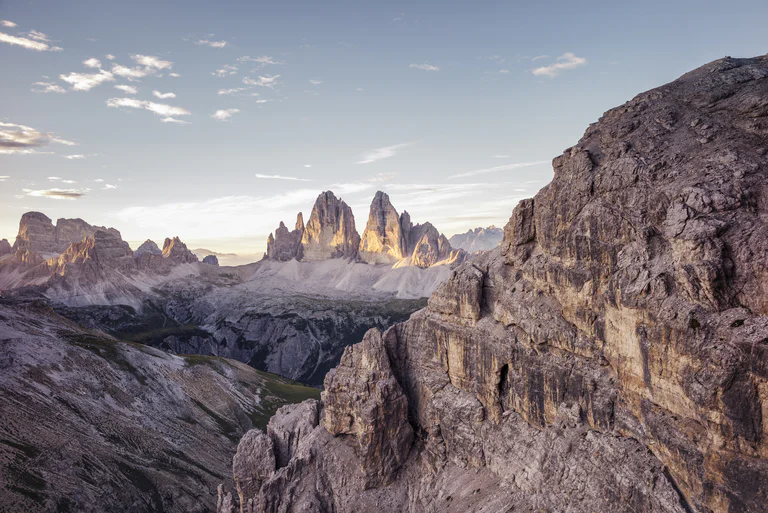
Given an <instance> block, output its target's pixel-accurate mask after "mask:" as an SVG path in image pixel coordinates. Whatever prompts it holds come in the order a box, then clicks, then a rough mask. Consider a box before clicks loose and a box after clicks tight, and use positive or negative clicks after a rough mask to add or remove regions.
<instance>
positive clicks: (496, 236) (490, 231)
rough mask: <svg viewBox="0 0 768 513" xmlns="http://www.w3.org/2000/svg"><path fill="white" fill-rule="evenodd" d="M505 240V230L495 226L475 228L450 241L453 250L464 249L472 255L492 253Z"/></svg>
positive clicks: (455, 236) (457, 235)
mask: <svg viewBox="0 0 768 513" xmlns="http://www.w3.org/2000/svg"><path fill="white" fill-rule="evenodd" d="M503 238H504V230H502V229H501V228H497V227H495V226H489V227H488V228H475V229H474V230H467V232H466V233H459V234H456V235H454V236H453V237H451V238H450V239H448V242H449V243H450V244H451V247H453V248H459V249H463V250H464V251H466V252H467V253H469V254H470V255H474V254H477V253H480V252H482V251H490V250H492V249H493V248H495V247H496V246H498V245H499V244H500V243H501V239H503Z"/></svg>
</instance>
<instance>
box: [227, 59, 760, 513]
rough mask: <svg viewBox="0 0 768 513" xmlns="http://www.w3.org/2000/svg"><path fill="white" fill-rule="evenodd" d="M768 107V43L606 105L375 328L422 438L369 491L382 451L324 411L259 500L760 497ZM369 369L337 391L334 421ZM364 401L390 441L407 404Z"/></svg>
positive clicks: (659, 505) (367, 506)
mask: <svg viewBox="0 0 768 513" xmlns="http://www.w3.org/2000/svg"><path fill="white" fill-rule="evenodd" d="M766 120H768V56H765V57H758V58H754V59H731V58H725V59H721V60H718V61H715V62H713V63H710V64H708V65H706V66H703V67H701V68H699V69H697V70H694V71H692V72H690V73H688V74H686V75H684V76H683V77H681V78H680V79H678V80H676V81H674V82H672V83H670V84H667V85H665V86H662V87H660V88H657V89H654V90H652V91H649V92H646V93H643V94H640V95H639V96H637V97H636V98H634V99H632V100H631V101H629V102H627V103H626V104H624V105H622V106H620V107H618V108H615V109H613V110H610V111H608V112H607V113H606V114H605V115H604V116H603V117H602V118H601V119H600V121H599V122H598V123H596V124H593V125H591V126H590V127H589V128H588V129H587V131H586V133H585V134H584V137H583V138H582V139H581V140H580V141H579V143H578V144H577V145H576V146H574V147H573V148H569V149H568V150H566V151H565V152H564V154H563V155H561V156H559V157H557V158H556V159H554V161H553V167H554V172H555V174H554V179H553V181H552V182H551V183H550V184H549V185H548V186H546V187H545V188H544V189H542V190H541V191H540V192H539V193H538V194H537V195H536V197H535V198H533V199H529V200H524V201H522V202H520V204H519V205H518V206H517V207H516V208H515V209H514V211H513V213H512V216H511V218H510V220H509V223H508V224H507V226H506V227H505V229H504V239H503V242H502V245H501V247H500V248H498V249H496V250H493V251H491V252H489V253H486V254H484V255H482V256H480V257H478V258H476V259H473V260H471V261H469V262H467V263H465V264H463V265H462V266H461V267H459V268H458V269H457V270H455V271H454V272H453V274H452V276H451V278H450V279H449V280H448V281H447V282H445V283H444V284H443V285H441V287H440V288H439V289H438V290H437V291H436V292H435V293H434V294H433V295H432V297H431V298H430V301H429V305H428V307H427V308H426V309H425V310H422V311H420V312H418V313H416V314H414V315H413V316H411V318H410V320H409V321H407V322H405V323H403V324H399V325H396V326H394V327H392V328H390V329H389V330H387V331H386V332H385V333H384V334H383V336H381V339H380V343H379V345H378V346H377V347H379V350H381V349H382V348H383V349H384V350H385V351H386V354H387V358H388V360H389V369H391V372H392V374H393V375H394V377H395V379H396V380H397V382H398V384H399V385H400V388H401V390H402V391H403V393H404V396H405V398H406V400H407V403H408V409H409V421H410V424H411V426H412V428H413V430H414V432H415V433H416V434H417V437H416V442H415V443H414V444H413V445H412V446H411V453H410V455H409V458H408V459H407V460H406V461H405V462H402V464H401V465H400V466H399V467H398V468H397V469H396V470H394V472H395V474H396V475H395V476H394V478H392V479H391V481H382V485H380V486H378V487H376V488H368V487H367V486H366V484H367V483H368V482H369V481H367V473H366V469H370V468H375V462H370V461H368V462H367V463H366V461H367V458H368V457H369V454H370V452H369V451H366V450H361V447H360V442H359V440H358V438H357V437H349V436H336V437H334V436H332V434H337V433H339V430H337V429H333V426H335V425H336V422H331V426H328V425H327V424H328V422H327V421H326V420H325V418H323V419H321V420H320V421H319V422H318V427H316V428H315V429H314V430H313V431H312V432H311V433H310V434H308V435H304V436H303V438H302V441H301V442H300V443H299V447H298V450H297V451H296V452H295V455H294V456H293V458H292V459H291V460H290V462H289V463H288V464H287V465H286V466H284V467H282V468H276V469H275V471H274V473H272V475H271V477H269V478H268V479H267V480H266V481H265V482H264V483H263V484H262V486H261V487H260V489H259V492H258V494H257V495H256V497H257V499H256V500H255V501H254V504H258V505H262V506H261V509H258V511H334V512H346V511H349V512H351V511H382V510H386V511H410V512H414V513H415V512H422V511H429V512H432V511H435V512H437V511H456V512H459V511H508V510H510V508H514V510H515V511H518V510H519V511H574V512H575V511H615V512H637V511H663V512H683V511H695V512H726V511H727V512H757V511H764V510H765V505H766V504H767V503H768V421H766V419H767V418H768V349H766V348H767V347H768V346H767V345H766V343H765V342H766V340H768V289H766V286H765V284H766V283H767V282H768V281H767V280H766V278H767V277H768V276H767V275H768V264H767V263H766V262H767V261H766V255H767V254H768V226H766V223H765V219H766V217H768V188H767V187H766V182H767V178H768V151H767V150H766V147H767V146H768V121H766ZM378 341H379V338H378V337H377V336H373V335H371V336H369V337H367V341H366V342H365V343H364V344H363V347H362V348H359V349H353V350H350V351H352V352H353V354H354V352H359V351H362V352H363V354H374V355H375V354H379V353H377V351H376V349H375V348H371V347H366V345H365V344H368V345H369V346H370V345H371V344H373V345H374V346H375V345H376V343H377V342H378ZM384 367H386V365H384V366H382V368H384ZM343 368H344V365H342V369H343ZM337 372H339V371H337ZM329 379H330V380H331V381H330V384H331V385H333V383H334V379H335V378H333V377H332V375H329ZM376 383H377V380H376V379H375V378H372V377H371V376H370V374H368V373H365V372H363V373H361V374H360V377H359V381H358V382H357V383H349V384H348V385H347V386H346V387H333V386H331V387H330V388H328V389H327V391H326V395H325V397H324V401H325V402H326V403H327V404H333V405H334V407H333V413H332V415H333V417H332V418H340V417H342V416H343V414H344V413H346V415H347V416H348V418H349V419H356V418H358V417H359V413H357V412H358V408H360V407H361V406H360V405H364V404H368V402H370V401H372V403H371V404H374V405H377V406H376V407H379V406H378V405H380V404H381V403H380V402H379V401H376V400H375V397H376V394H377V393H379V392H378V391H376ZM352 390H354V391H359V392H356V395H355V399H354V400H348V399H346V397H347V395H346V394H348V393H349V392H348V391H352ZM344 404H346V408H345V407H344V406H343V405H344ZM326 415H328V412H326ZM369 418H376V419H377V420H376V421H375V422H373V423H372V424H371V425H369V426H368V428H367V430H368V431H367V433H368V436H369V437H376V436H379V437H380V440H381V443H380V446H381V447H387V446H390V447H391V446H392V444H396V440H397V436H396V435H394V434H393V433H396V432H395V431H393V425H392V423H393V422H397V415H394V416H393V418H389V417H388V416H386V415H382V416H376V417H369ZM271 422H275V423H280V422H281V418H280V415H278V417H276V418H274V419H273V420H272V421H271ZM324 426H325V427H331V428H332V429H331V433H329V431H328V430H327V429H325V428H324ZM341 433H344V432H343V431H342V432H341ZM382 454H384V453H382ZM254 464H255V463H254ZM390 468H391V467H390ZM386 483H388V484H386ZM224 496H225V495H224ZM224 496H223V497H224ZM221 511H226V509H221Z"/></svg>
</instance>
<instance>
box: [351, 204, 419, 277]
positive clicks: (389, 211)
mask: <svg viewBox="0 0 768 513" xmlns="http://www.w3.org/2000/svg"><path fill="white" fill-rule="evenodd" d="M408 223H409V224H410V219H409V221H408ZM409 228H410V226H409ZM406 255H408V239H407V238H406V236H405V235H404V233H403V229H402V227H401V225H400V216H399V215H398V213H397V211H396V210H395V207H393V206H392V203H390V201H389V196H388V195H387V194H385V193H383V192H381V191H379V192H377V193H376V196H374V198H373V202H372V203H371V210H370V213H369V215H368V224H366V226H365V231H364V232H363V236H362V237H361V240H360V252H359V258H360V260H362V261H363V262H368V263H372V264H394V263H395V262H397V261H399V260H401V259H403V258H405V257H406Z"/></svg>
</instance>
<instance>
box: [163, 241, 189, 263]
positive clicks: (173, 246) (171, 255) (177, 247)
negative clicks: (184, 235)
mask: <svg viewBox="0 0 768 513" xmlns="http://www.w3.org/2000/svg"><path fill="white" fill-rule="evenodd" d="M163 258H167V259H169V260H171V261H173V262H175V263H177V264H190V263H193V262H197V261H198V260H197V255H195V254H194V253H192V252H191V251H190V250H188V249H187V245H186V244H184V243H183V242H181V239H179V238H178V237H174V238H173V239H165V243H164V244H163Z"/></svg>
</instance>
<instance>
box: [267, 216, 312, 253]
mask: <svg viewBox="0 0 768 513" xmlns="http://www.w3.org/2000/svg"><path fill="white" fill-rule="evenodd" d="M303 236H304V216H303V215H302V213H301V212H299V214H298V215H297V216H296V226H295V228H294V229H293V231H288V228H286V226H285V224H284V223H283V222H282V221H280V226H278V228H277V230H275V235H274V237H273V236H272V234H271V233H270V234H269V237H268V238H267V258H269V259H270V260H277V261H280V262H286V261H288V260H293V259H294V258H295V259H296V260H301V259H302V257H303V256H304V252H303V248H302V245H301V239H302V237H303Z"/></svg>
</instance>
